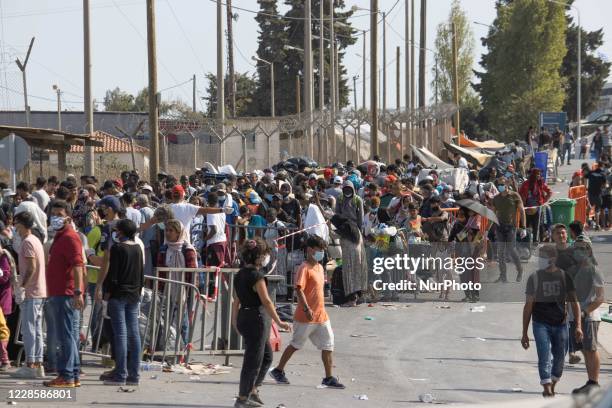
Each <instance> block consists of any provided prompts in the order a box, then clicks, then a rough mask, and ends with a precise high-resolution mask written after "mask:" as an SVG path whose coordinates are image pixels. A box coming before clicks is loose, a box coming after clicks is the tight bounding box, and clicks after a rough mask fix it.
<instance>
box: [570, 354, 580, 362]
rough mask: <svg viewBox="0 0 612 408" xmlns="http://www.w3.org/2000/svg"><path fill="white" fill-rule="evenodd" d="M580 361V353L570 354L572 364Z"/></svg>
mask: <svg viewBox="0 0 612 408" xmlns="http://www.w3.org/2000/svg"><path fill="white" fill-rule="evenodd" d="M580 361H582V358H580V356H579V355H578V354H570V356H569V363H570V364H578V363H579V362H580Z"/></svg>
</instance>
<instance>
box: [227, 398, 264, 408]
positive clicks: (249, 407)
mask: <svg viewBox="0 0 612 408" xmlns="http://www.w3.org/2000/svg"><path fill="white" fill-rule="evenodd" d="M253 407H261V404H258V403H257V402H255V401H253V400H251V399H245V400H241V399H240V398H236V402H235V403H234V408H253Z"/></svg>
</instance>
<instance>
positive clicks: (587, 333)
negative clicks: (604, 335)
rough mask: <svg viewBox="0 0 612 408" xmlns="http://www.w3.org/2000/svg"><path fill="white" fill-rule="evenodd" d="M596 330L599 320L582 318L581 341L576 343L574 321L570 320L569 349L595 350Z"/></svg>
mask: <svg viewBox="0 0 612 408" xmlns="http://www.w3.org/2000/svg"><path fill="white" fill-rule="evenodd" d="M598 332H599V322H592V321H585V320H584V319H582V335H583V337H582V343H576V334H575V333H576V324H575V323H574V322H570V336H569V341H570V343H571V345H570V350H575V351H597V333H598Z"/></svg>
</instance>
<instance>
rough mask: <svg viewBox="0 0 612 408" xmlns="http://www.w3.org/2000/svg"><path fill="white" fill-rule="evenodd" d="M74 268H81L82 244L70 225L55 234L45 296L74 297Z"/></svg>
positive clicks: (47, 272) (48, 266) (50, 253)
mask: <svg viewBox="0 0 612 408" xmlns="http://www.w3.org/2000/svg"><path fill="white" fill-rule="evenodd" d="M75 266H83V244H82V243H81V239H80V238H79V235H78V234H77V232H76V231H75V230H74V229H73V228H72V226H71V225H66V226H65V227H64V228H63V229H62V230H61V231H57V232H56V233H55V238H54V239H53V244H52V245H51V249H50V250H49V262H48V263H47V271H46V278H47V296H72V295H74V275H73V273H72V270H73V269H74V267H75Z"/></svg>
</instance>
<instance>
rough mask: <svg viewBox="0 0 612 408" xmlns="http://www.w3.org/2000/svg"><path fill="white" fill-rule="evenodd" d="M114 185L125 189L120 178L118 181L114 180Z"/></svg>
mask: <svg viewBox="0 0 612 408" xmlns="http://www.w3.org/2000/svg"><path fill="white" fill-rule="evenodd" d="M113 184H114V185H116V186H117V187H119V188H123V181H121V179H120V178H118V179H114V180H113Z"/></svg>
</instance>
